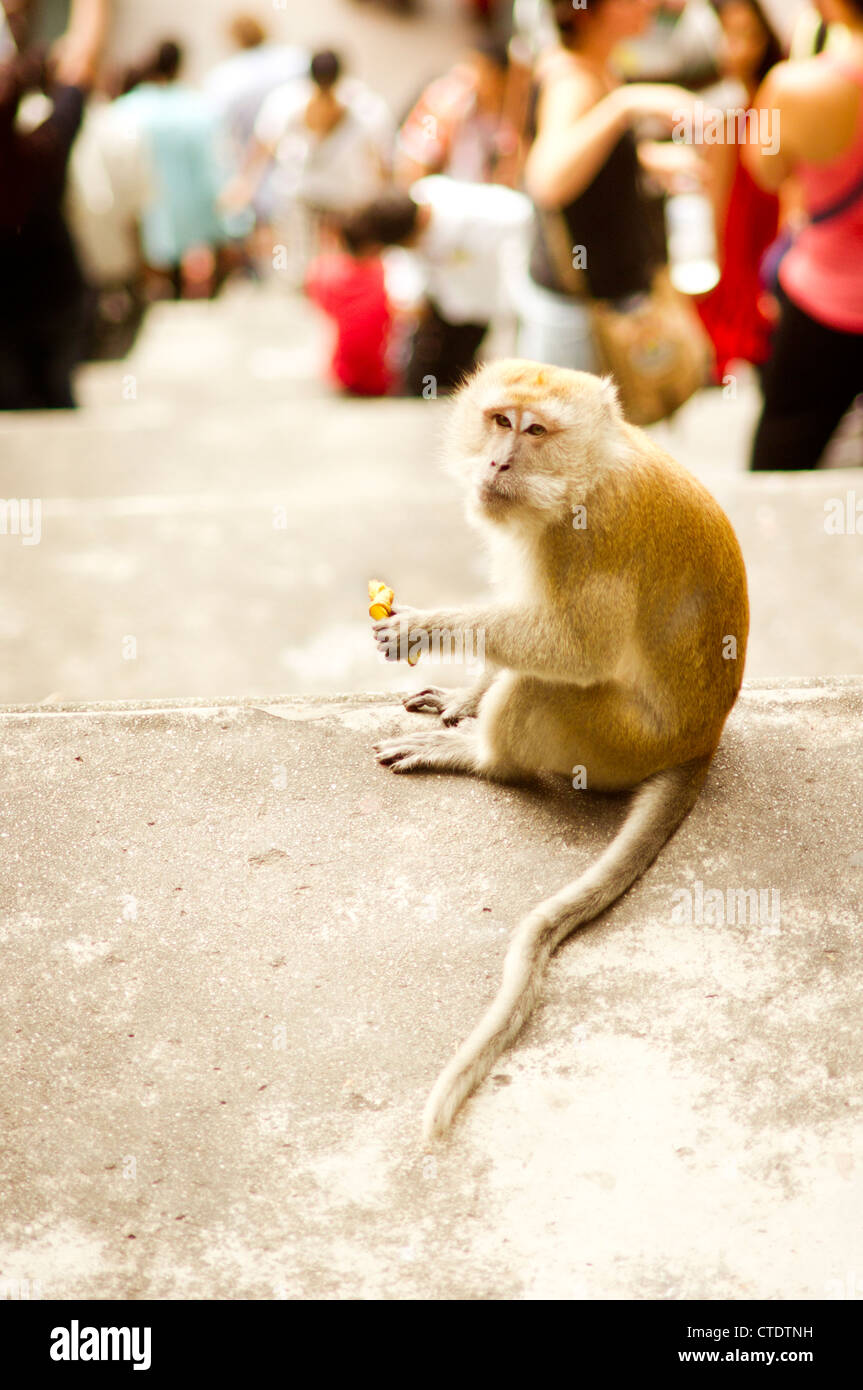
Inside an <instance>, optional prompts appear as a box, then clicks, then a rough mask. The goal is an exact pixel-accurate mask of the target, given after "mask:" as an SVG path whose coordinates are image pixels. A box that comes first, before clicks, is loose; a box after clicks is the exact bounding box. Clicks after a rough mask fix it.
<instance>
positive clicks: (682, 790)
mask: <svg viewBox="0 0 863 1390" xmlns="http://www.w3.org/2000/svg"><path fill="white" fill-rule="evenodd" d="M447 455H448V465H449V468H450V471H452V472H454V473H455V474H456V475H457V476H458V477H460V479H461V481H462V483H463V484H464V487H465V489H466V492H467V515H468V519H469V521H471V522H472V523H477V524H479V525H480V526H481V527H482V528H483V530H484V531H485V532H486V533H487V534H488V537H489V538H490V540H491V542H492V546H493V551H494V552H496V555H497V561H498V563H497V574H498V578H499V579H500V581H501V584H502V589H503V596H502V598H501V599H500V601H499V602H497V603H494V604H488V605H479V606H477V607H475V608H469V609H453V610H449V609H445V610H442V611H435V610H432V611H430V612H420V611H418V610H415V609H409V608H402V607H398V608H397V609H396V611H395V612H394V614H393V615H392V616H391V617H387V618H384V619H383V620H382V621H380V622H376V623H375V625H374V632H375V639H376V641H377V643H378V647H379V649H380V650H381V651H382V652H383V653H384V654H385V655H386V656H387V658H388V659H390V660H398V659H400V658H403V657H404V656H406V654H407V651H408V647H409V646H413V649H414V650H416V643H417V641H419V642H422V641H424V640H431V639H433V637H434V634H435V633H436V632H447V633H449V634H452V635H453V637H456V638H457V637H458V636H461V637H462V638H464V637H465V636H470V635H471V634H482V636H483V638H484V643H485V656H486V660H487V663H489V668H488V670H487V673H486V675H485V676H484V678H483V681H482V683H481V685H480V687H479V688H478V689H477V690H476V691H473V692H469V693H468V694H466V695H465V694H464V693H462V694H461V695H458V694H456V695H454V696H453V697H452V698H450V697H448V696H447V695H445V693H444V692H442V691H439V690H436V689H428V690H425V691H421V692H420V693H419V694H417V695H415V696H411V697H409V698H407V699H406V700H405V701H404V704H405V707H406V708H407V709H408V710H413V711H421V710H430V711H432V712H434V713H439V714H441V715H442V718H443V722H444V724H445V725H449V727H444V728H439V729H437V730H435V731H432V732H428V731H421V730H420V731H416V730H411V731H409V732H406V733H402V734H400V735H399V736H398V737H396V738H391V739H388V740H387V741H386V742H384V743H381V744H379V745H377V747H376V749H375V752H376V753H377V757H378V761H379V762H381V763H383V764H385V765H386V766H389V767H390V768H392V770H393V772H413V771H415V770H431V771H437V772H467V773H474V774H476V775H477V776H480V777H488V778H490V779H493V780H501V781H513V782H517V781H521V780H524V779H525V778H530V777H531V776H532V775H536V774H540V773H559V774H560V775H561V776H564V777H567V778H570V779H572V781H573V785H574V786H586V787H587V788H588V789H589V790H596V791H620V790H623V789H626V788H633V787H634V788H637V790H636V792H635V795H634V796H633V798H632V802H631V805H630V809H629V813H628V815H627V817H626V819H625V820H624V822H623V825H622V826H621V828H620V830H619V832H618V834H617V836H616V837H615V839H614V840H613V841H612V843H611V844H610V845H609V846H608V848H607V849H606V850H605V851H604V852H603V853H602V854H601V855H600V857H599V858H598V859H597V860H596V861H595V862H594V863H593V864H592V865H591V866H590V867H589V868H588V869H586V870H585V872H584V873H582V874H581V876H580V877H579V878H577V879H575V881H574V882H573V883H570V884H569V885H568V886H567V887H565V888H562V889H561V890H560V891H559V892H557V893H555V894H554V896H552V897H550V898H548V899H546V901H545V902H542V903H540V904H539V906H538V907H536V908H534V909H533V911H532V912H530V913H529V914H528V916H527V917H525V918H524V920H523V921H522V922H521V923H520V925H519V926H518V928H517V930H516V932H515V934H514V936H513V938H512V942H511V944H510V947H509V950H508V952H507V956H506V960H505V962H504V968H503V981H502V984H501V986H500V990H499V992H498V995H497V997H496V998H495V1000H494V1002H493V1003H492V1005H491V1007H490V1008H489V1010H488V1012H487V1013H486V1014H485V1016H484V1018H483V1019H482V1020H481V1022H480V1023H479V1024H478V1026H477V1027H476V1028H475V1029H474V1031H473V1033H471V1035H470V1037H469V1038H468V1039H467V1041H466V1042H465V1043H464V1044H463V1045H462V1047H461V1048H460V1049H459V1051H458V1052H457V1053H456V1055H455V1057H454V1058H453V1060H452V1061H451V1062H450V1064H449V1066H448V1067H447V1068H446V1069H445V1070H444V1072H443V1073H442V1074H441V1076H440V1078H439V1079H438V1081H437V1083H436V1085H435V1087H434V1089H433V1091H432V1093H431V1095H430V1097H429V1100H428V1104H427V1105H426V1109H425V1114H424V1117H423V1131H424V1135H425V1137H426V1139H432V1138H434V1137H436V1136H438V1135H440V1134H442V1133H443V1132H444V1131H445V1130H446V1129H447V1128H448V1126H449V1125H450V1123H451V1121H452V1119H453V1116H454V1115H455V1113H456V1111H457V1110H458V1108H459V1106H460V1105H461V1104H462V1102H463V1101H464V1100H465V1099H466V1098H467V1097H468V1096H469V1095H470V1094H471V1092H472V1091H473V1090H474V1089H475V1087H476V1086H477V1085H478V1084H479V1082H480V1081H482V1079H483V1078H484V1077H485V1076H486V1075H487V1074H488V1072H489V1070H490V1069H491V1067H492V1066H493V1064H494V1062H495V1060H496V1059H497V1058H498V1057H499V1056H500V1054H501V1053H502V1052H503V1051H504V1049H505V1048H506V1047H507V1046H508V1045H509V1044H510V1043H511V1042H512V1040H513V1039H514V1038H515V1036H516V1034H517V1033H518V1032H519V1030H520V1029H521V1027H522V1025H523V1024H524V1022H525V1020H526V1019H527V1018H528V1016H529V1015H530V1013H531V1010H532V1009H533V1007H534V1005H535V1003H536V1000H537V996H538V994H539V989H540V983H541V979H542V975H543V972H544V969H545V966H546V963H547V961H548V959H549V957H550V956H551V954H552V952H553V951H554V950H555V949H556V947H558V946H559V945H560V943H561V942H562V941H563V940H564V938H565V937H567V936H568V935H569V933H570V932H571V931H573V929H574V928H575V927H577V926H580V925H581V924H582V923H584V922H589V921H590V920H591V919H592V918H594V917H596V916H597V915H598V914H599V913H600V912H602V911H604V910H605V908H607V907H608V906H609V905H610V904H611V903H613V902H614V901H615V899H616V898H618V897H620V895H621V894H622V893H624V892H626V890H627V889H628V888H629V887H630V885H631V884H632V883H633V882H634V881H635V880H636V879H637V878H638V877H639V875H640V874H642V873H643V872H644V870H645V869H646V868H647V867H648V865H649V864H651V863H652V862H653V860H654V859H655V857H656V855H657V854H658V853H659V851H660V849H661V848H662V846H663V845H664V844H665V842H666V841H667V840H668V839H669V838H670V837H671V835H672V834H673V833H674V831H675V830H676V829H677V827H678V826H679V825H680V823H681V821H682V820H683V819H684V817H685V816H686V814H687V813H688V811H689V810H690V808H691V807H692V805H693V803H694V802H695V800H696V797H697V795H698V792H699V790H700V788H701V786H702V783H703V782H704V780H705V777H706V774H707V769H708V765H709V763H710V760H711V758H712V757H713V754H714V752H715V751H716V746H717V744H718V743H719V738H720V735H721V733H722V727H723V725H724V723H725V720H726V718H727V717H728V714H729V711H730V710H731V707H732V705H733V704H734V701H735V699H736V698H737V694H738V691H739V690H740V684H741V681H742V679H743V663H744V658H745V654H746V639H747V634H748V630H749V605H748V600H747V591H746V571H745V569H744V567H743V557H742V556H741V553H740V547H739V545H738V543H737V538H736V537H735V535H734V532H733V530H732V528H731V524H730V522H729V521H728V518H727V517H726V516H725V514H724V512H723V511H722V509H721V508H720V506H719V505H718V503H717V502H716V501H715V500H714V498H713V497H712V496H711V495H710V493H709V492H708V491H707V490H706V488H704V487H702V485H701V484H700V483H699V482H698V481H697V480H696V479H695V478H694V477H693V476H692V475H691V474H690V473H689V472H687V470H686V469H685V468H683V467H682V466H681V465H680V464H678V463H676V462H675V461H674V459H672V458H670V457H669V456H668V455H667V454H666V453H664V452H663V451H662V450H661V449H660V448H658V447H657V445H656V444H654V442H653V441H652V440H651V439H650V438H649V437H648V436H647V435H646V434H644V433H643V432H642V431H641V430H639V429H636V428H635V427H634V426H632V425H630V424H627V422H626V421H625V420H624V418H623V416H622V414H621V411H620V408H619V406H618V403H617V398H616V394H615V390H614V386H613V384H612V383H611V381H610V380H608V379H600V378H599V377H595V376H591V375H589V374H587V373H585V372H576V371H569V370H565V369H562V368H558V367H549V366H541V365H539V364H537V363H533V362H521V361H515V360H512V361H502V362H493V363H491V364H490V365H487V366H484V367H482V368H480V370H479V371H478V372H477V373H476V374H475V375H474V376H473V377H472V378H471V379H470V380H469V381H468V382H467V383H466V384H465V385H464V386H463V387H462V388H461V389H460V391H459V392H458V393H457V395H456V397H455V399H454V403H453V405H452V408H451V415H450V421H449V431H448V436H447ZM576 770H578V772H579V779H580V780H576V779H575V778H574V777H573V773H574V772H575V771H576Z"/></svg>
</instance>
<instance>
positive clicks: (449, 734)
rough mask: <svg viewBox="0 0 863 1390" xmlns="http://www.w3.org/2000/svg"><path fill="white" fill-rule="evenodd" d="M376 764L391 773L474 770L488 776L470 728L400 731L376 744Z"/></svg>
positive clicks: (475, 737) (477, 742)
mask: <svg viewBox="0 0 863 1390" xmlns="http://www.w3.org/2000/svg"><path fill="white" fill-rule="evenodd" d="M375 753H376V754H377V759H378V762H379V763H382V764H383V765H384V767H390V768H392V770H393V772H419V771H427V772H473V773H476V774H478V775H479V776H488V775H489V769H488V768H487V767H486V766H485V764H484V760H483V758H482V755H481V752H480V745H479V740H478V738H477V736H476V734H475V732H474V731H473V730H472V729H435V730H434V731H432V732H431V733H429V732H426V731H422V732H419V733H410V732H409V733H404V734H399V735H398V737H397V738H389V739H386V741H385V742H383V743H378V744H375Z"/></svg>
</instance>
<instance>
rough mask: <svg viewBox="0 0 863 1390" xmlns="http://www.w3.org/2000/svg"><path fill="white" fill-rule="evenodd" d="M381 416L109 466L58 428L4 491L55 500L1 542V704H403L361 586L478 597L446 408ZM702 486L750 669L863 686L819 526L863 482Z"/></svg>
mask: <svg viewBox="0 0 863 1390" xmlns="http://www.w3.org/2000/svg"><path fill="white" fill-rule="evenodd" d="M369 409H371V408H370V407H368V406H367V405H363V404H362V403H353V404H348V403H340V404H339V408H338V410H333V411H332V412H331V413H330V414H329V415H328V416H327V417H325V419H324V418H318V419H317V420H314V421H313V420H312V415H313V412H312V410H311V407H308V406H307V407H304V408H303V411H302V413H301V416H300V418H299V420H298V421H295V422H294V425H293V426H292V427H291V429H290V430H287V431H286V432H283V431H282V429H281V428H280V426H279V423H278V417H277V416H276V415H272V416H270V417H269V419H268V420H267V421H266V422H265V421H264V420H263V419H262V418H261V415H260V413H258V414H257V415H256V424H255V426H254V430H253V432H252V438H253V439H254V440H255V441H256V443H255V447H254V448H250V447H249V443H250V441H249V426H248V421H247V419H246V416H245V415H244V414H243V413H240V414H239V415H238V416H237V417H236V419H235V420H234V423H233V427H232V429H229V427H228V425H227V423H226V421H225V418H224V416H223V417H222V420H221V423H220V425H219V426H218V429H216V430H215V431H214V433H213V436H212V438H213V440H215V439H216V438H217V437H218V438H219V440H220V445H219V448H220V449H221V453H220V454H219V453H217V452H216V448H215V447H214V448H213V449H211V448H210V447H209V445H208V443H207V431H208V429H209V428H210V424H209V423H208V421H207V420H206V419H202V420H201V421H200V422H199V423H198V424H197V425H195V426H189V433H188V434H187V435H186V436H185V439H182V438H180V439H175V440H174V444H173V446H172V450H171V452H170V454H167V453H165V452H164V451H163V452H162V453H161V455H160V453H159V450H158V449H157V448H156V447H155V446H151V448H152V453H149V454H148V449H147V438H146V434H145V432H143V431H133V432H131V433H130V434H129V436H128V449H127V448H126V447H125V445H126V440H125V439H124V440H123V441H122V445H121V442H120V437H119V436H118V435H116V434H114V435H113V436H111V439H112V440H113V444H112V456H110V457H109V456H108V455H107V453H101V454H100V453H99V452H97V451H95V450H94V451H93V452H92V453H89V452H88V448H87V440H86V437H85V436H84V435H80V436H78V437H77V439H76V442H75V444H74V446H73V447H69V442H70V441H69V437H68V436H66V437H65V438H64V437H63V436H62V432H60V437H59V438H58V439H57V440H55V443H56V445H57V447H56V448H54V449H53V450H48V449H47V448H45V460H44V462H40V461H38V460H37V459H35V458H32V459H31V462H30V466H29V468H27V469H25V467H24V465H23V461H22V460H19V462H18V465H17V466H16V465H11V466H10V470H9V476H10V478H11V479H12V483H11V485H9V484H8V483H7V487H8V488H9V492H10V493H11V495H12V496H13V497H14V496H21V497H36V498H41V499H44V500H43V505H42V527H41V529H42V534H41V541H40V543H39V544H38V545H26V544H24V543H23V542H24V538H23V537H16V536H7V537H6V538H5V539H4V543H3V544H2V545H0V584H2V586H3V592H4V593H5V595H6V601H5V604H4V609H3V613H2V618H0V635H2V638H3V641H4V648H5V652H6V660H5V661H4V663H3V665H2V668H0V702H3V703H9V702H15V701H21V700H42V699H45V698H46V697H48V696H51V695H59V696H60V697H62V698H64V699H96V698H111V699H126V698H140V699H147V698H157V697H167V696H192V695H198V694H201V693H202V692H206V691H212V692H217V693H218V694H219V695H220V696H221V695H243V694H265V693H269V694H279V693H284V692H286V691H288V692H293V693H318V694H325V693H328V692H330V691H332V690H334V689H340V690H370V689H377V690H384V689H392V688H393V687H394V684H396V685H397V684H398V682H399V680H400V679H401V678H400V676H399V675H398V673H397V672H394V671H393V669H392V668H391V667H387V666H385V665H384V666H382V665H380V664H379V663H378V661H377V659H376V657H375V656H374V654H373V650H372V644H371V640H370V635H369V625H368V617H367V613H366V600H365V586H366V581H367V579H368V578H369V577H372V576H378V577H381V578H383V579H385V580H387V582H389V583H391V584H392V585H393V587H394V588H395V590H396V593H397V596H399V597H401V598H402V600H403V601H404V602H406V603H410V604H413V605H415V606H417V607H429V606H433V605H438V604H447V603H455V602H458V601H462V602H463V601H470V600H474V599H477V598H480V597H481V596H483V595H484V594H485V593H486V591H487V588H486V581H485V565H484V560H483V557H482V555H481V554H480V552H479V550H478V547H477V542H476V539H475V537H474V535H473V533H472V532H471V531H470V530H469V528H468V527H467V526H466V524H465V522H464V519H463V517H462V514H461V503H460V500H459V497H458V495H457V491H456V488H455V485H454V484H453V483H451V482H450V480H449V479H447V478H446V477H444V476H443V474H442V473H441V472H440V470H439V468H438V465H437V460H436V457H435V455H436V451H437V448H438V437H439V426H440V423H441V416H440V409H439V405H438V404H436V403H431V402H407V403H402V402H393V403H391V404H389V405H388V407H387V413H386V414H383V413H382V412H380V411H379V410H373V412H372V414H371V415H369V416H368V417H366V418H367V419H368V420H369V422H370V424H373V428H364V427H363V426H362V423H361V422H362V420H363V418H364V416H363V412H364V411H365V410H369ZM306 429H308V430H309V431H310V433H309V434H308V436H307V435H306V433H305V431H306ZM196 430H197V431H199V433H198V435H197V438H196V442H195V445H194V447H193V446H192V444H191V442H188V444H187V441H190V440H191V433H192V432H193V431H196ZM46 438H47V435H43V436H42V442H43V448H44V446H45V440H46ZM103 438H108V436H104V437H103ZM309 439H310V440H312V441H314V442H313V444H312V445H311V446H309V445H308V443H307V440H309ZM232 442H233V446H234V449H233V452H232V449H231V444H232ZM708 481H709V483H710V486H711V487H712V489H713V491H714V492H715V494H716V495H717V497H718V498H719V501H720V502H721V503H722V505H723V506H724V508H725V509H726V511H727V512H728V515H729V516H730V517H731V520H732V522H733V524H734V526H735V528H736V530H737V533H738V535H739V537H740V540H741V544H742V547H743V552H744V556H745V559H746V564H747V568H748V571H749V581H750V593H751V602H752V631H751V637H750V648H749V658H748V665H747V670H748V673H749V674H750V675H751V676H757V677H768V676H778V677H791V676H794V675H802V676H816V675H821V674H828V675H829V674H840V675H841V674H846V673H853V672H863V624H861V621H860V614H861V612H863V563H861V544H863V537H861V536H860V535H859V534H853V533H846V534H839V535H836V534H830V533H828V532H827V531H826V530H825V522H826V521H827V520H828V513H827V511H825V508H828V507H830V506H831V505H834V504H835V505H836V506H837V507H839V508H840V509H841V511H842V513H843V514H846V513H848V509H849V507H851V508H853V507H854V506H856V503H857V501H858V500H859V502H863V470H856V471H855V470H849V471H847V472H846V471H842V472H823V473H815V474H808V475H806V476H802V477H795V478H793V479H791V480H788V479H785V478H782V477H780V476H769V475H764V476H760V477H752V476H746V475H736V474H724V475H720V474H716V475H712V477H711V478H710V479H709V480H708ZM130 639H131V640H130ZM423 674H424V676H426V679H428V678H429V677H431V678H433V679H435V680H441V679H442V678H443V680H444V683H451V684H459V683H460V682H461V679H462V676H461V672H460V669H459V668H450V669H448V670H447V671H444V672H441V671H440V670H439V668H437V667H429V668H428V675H426V672H425V671H424V673H423Z"/></svg>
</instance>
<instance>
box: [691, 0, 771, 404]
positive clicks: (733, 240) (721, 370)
mask: <svg viewBox="0 0 863 1390" xmlns="http://www.w3.org/2000/svg"><path fill="white" fill-rule="evenodd" d="M716 8H717V9H718V11H719V16H720V19H721V21H722V31H723V52H722V68H723V72H724V74H725V76H726V77H727V78H731V79H733V80H735V81H736V82H737V83H739V84H741V85H742V86H743V87H744V88H745V92H746V98H745V109H746V110H747V111H749V109H750V107H751V105H752V100H753V98H754V96H755V93H756V91H757V90H758V88H759V86H760V85H761V82H762V80H763V78H764V77H765V76H766V74H767V73H768V72H769V70H770V68H772V67H773V65H774V63H777V62H779V60H780V59H781V57H782V47H781V44H780V42H779V39H778V37H777V35H776V33H775V31H774V29H773V27H772V25H771V24H770V21H769V20H768V19H767V16H766V15H765V13H764V10H763V9H762V7H761V5H760V4H759V3H758V0H716ZM736 124H737V123H736V122H730V121H729V122H727V126H726V128H727V131H728V133H730V131H731V130H732V129H734V127H735V126H736ZM740 124H741V125H743V122H742V121H741V122H740ZM740 153H741V152H740V146H739V144H737V143H735V142H733V141H730V142H727V143H724V144H714V145H709V146H707V148H706V149H705V154H706V155H707V156H708V158H709V160H710V163H711V166H712V169H713V189H712V191H713V196H714V203H715V209H716V222H717V243H718V246H719V255H720V265H721V269H722V276H721V279H720V281H719V284H718V285H717V286H716V289H715V290H713V291H712V292H711V293H710V294H709V295H707V296H705V298H704V299H702V300H700V301H699V302H698V306H697V307H698V311H699V313H700V315H701V318H702V320H703V322H704V326H705V328H706V329H707V331H708V333H709V334H710V337H711V339H712V340H713V346H714V348H715V350H716V376H717V379H718V380H719V381H720V382H721V381H722V380H723V379H724V377H725V375H726V371H727V368H728V366H729V364H730V363H731V362H735V361H743V362H751V363H753V364H754V365H755V366H761V365H762V364H763V363H764V362H766V361H767V358H768V356H769V353H770V336H771V333H772V330H773V316H772V301H771V299H770V296H769V295H768V294H767V292H766V291H765V289H764V288H763V286H762V283H761V278H760V265H761V260H762V258H763V256H764V253H765V251H766V250H767V248H768V247H769V246H770V244H771V242H772V241H774V240H775V238H776V234H777V230H778V225H779V199H778V198H777V197H776V195H775V194H773V193H765V192H764V191H763V190H762V189H760V188H759V187H758V186H757V185H756V184H755V182H754V181H753V179H752V177H751V175H750V174H749V172H748V171H747V170H746V169H745V168H744V166H743V163H742V161H741V158H740Z"/></svg>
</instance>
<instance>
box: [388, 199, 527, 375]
mask: <svg viewBox="0 0 863 1390" xmlns="http://www.w3.org/2000/svg"><path fill="white" fill-rule="evenodd" d="M410 194H411V199H412V201H413V202H414V203H415V204H416V207H417V214H416V225H415V229H414V234H413V236H412V238H410V240H409V241H407V242H405V243H403V244H405V245H409V246H411V247H413V248H414V251H415V255H416V259H417V262H418V266H419V270H420V275H421V281H422V287H423V301H424V302H423V306H422V309H421V312H420V314H419V317H418V322H417V326H416V329H415V332H414V336H413V340H412V342H411V344H410V348H409V352H408V359H407V363H406V367H405V390H406V392H407V394H408V395H412V396H423V395H428V394H429V393H431V394H434V395H437V394H439V393H445V392H447V391H451V390H452V389H453V388H454V387H456V386H457V385H458V384H459V382H460V381H461V380H462V378H463V377H464V376H465V374H466V373H468V372H470V371H472V369H473V368H474V367H475V366H476V363H477V360H478V354H479V351H480V347H481V345H482V342H483V339H484V338H485V336H486V334H487V333H488V331H489V328H490V327H491V326H492V324H493V323H494V322H495V321H496V320H497V319H498V317H499V316H501V315H502V314H506V313H507V312H509V311H510V310H511V305H510V303H509V298H508V275H509V270H510V265H511V264H512V263H513V262H514V261H517V260H519V259H522V258H523V257H524V255H525V254H526V249H527V243H528V238H529V231H530V226H531V222H532V209H531V205H530V202H529V200H528V199H527V198H526V197H525V196H524V195H523V194H521V193H517V192H515V191H514V190H513V189H510V188H504V187H502V186H500V185H496V184H474V183H465V182H463V181H462V180H456V179H451V178H449V177H447V176H446V175H444V174H431V175H428V176H427V177H426V178H424V179H419V180H418V181H417V182H416V183H415V184H414V185H413V186H412V188H411V190H410Z"/></svg>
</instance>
